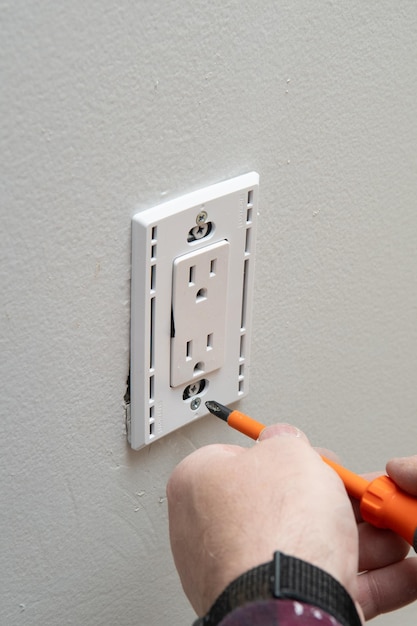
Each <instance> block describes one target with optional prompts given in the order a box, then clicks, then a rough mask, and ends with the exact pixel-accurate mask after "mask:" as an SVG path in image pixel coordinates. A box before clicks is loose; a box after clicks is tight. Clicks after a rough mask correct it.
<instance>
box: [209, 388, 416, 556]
mask: <svg viewBox="0 0 417 626" xmlns="http://www.w3.org/2000/svg"><path fill="white" fill-rule="evenodd" d="M206 407H207V409H208V410H209V411H210V413H212V414H213V415H216V417H220V419H222V420H224V421H225V422H227V424H228V425H229V426H231V427H232V428H234V429H235V430H238V431H239V432H241V433H243V434H244V435H247V436H248V437H251V438H252V439H255V440H256V439H258V437H259V435H260V434H261V432H262V431H263V430H264V428H266V426H265V425H264V424H261V423H260V422H257V421H256V420H254V419H253V418H251V417H249V416H248V415H245V414H244V413H241V412H240V411H236V410H235V411H233V410H232V409H229V408H228V407H227V406H224V405H223V404H220V403H219V402H214V401H212V400H209V401H208V402H206ZM322 459H323V461H324V462H325V463H327V465H329V466H330V467H331V468H333V469H334V470H335V472H337V474H338V475H339V476H340V478H341V479H342V480H343V483H344V485H345V488H346V491H347V493H348V494H349V495H350V496H352V497H353V498H356V499H357V500H359V503H360V512H361V515H362V519H363V520H364V521H365V522H368V523H369V524H372V525H373V526H376V527H377V528H385V529H390V530H393V531H394V532H395V533H397V534H398V535H400V536H401V537H403V539H405V540H406V541H408V543H409V544H410V545H412V546H413V548H414V550H415V551H416V552H417V498H415V497H413V496H411V495H409V494H408V493H406V492H405V491H403V490H402V489H400V488H399V487H398V486H397V485H396V484H395V483H394V481H393V480H392V479H391V478H390V477H389V476H386V475H383V476H378V478H375V479H374V480H371V481H368V480H366V479H365V478H362V476H358V475H357V474H355V473H354V472H351V471H350V470H348V469H346V468H345V467H343V466H342V465H339V464H338V463H335V462H334V461H331V460H330V459H328V458H326V457H324V456H322Z"/></svg>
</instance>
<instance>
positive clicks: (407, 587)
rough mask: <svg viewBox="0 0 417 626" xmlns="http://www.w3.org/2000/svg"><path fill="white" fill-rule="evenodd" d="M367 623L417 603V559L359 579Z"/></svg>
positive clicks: (365, 574)
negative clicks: (378, 616) (389, 612)
mask: <svg viewBox="0 0 417 626" xmlns="http://www.w3.org/2000/svg"><path fill="white" fill-rule="evenodd" d="M357 598H358V600H359V603H360V605H361V606H362V610H363V613H364V615H365V619H366V620H369V619H372V618H373V617H376V616H377V615H380V614H381V613H388V611H395V610H396V609H400V608H401V607H403V606H406V605H407V604H410V603H411V602H414V600H416V599H417V557H414V558H409V559H404V560H403V561H400V562H399V563H395V564H394V565H389V566H388V567H383V568H381V569H377V570H374V571H370V572H365V573H363V574H360V575H359V576H358V596H357Z"/></svg>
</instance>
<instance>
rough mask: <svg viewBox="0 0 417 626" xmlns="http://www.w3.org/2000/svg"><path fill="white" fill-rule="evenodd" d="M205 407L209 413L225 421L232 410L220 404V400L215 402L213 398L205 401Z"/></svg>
mask: <svg viewBox="0 0 417 626" xmlns="http://www.w3.org/2000/svg"><path fill="white" fill-rule="evenodd" d="M206 407H207V408H208V410H209V411H210V413H212V414H213V415H215V416H216V417H220V419H222V420H224V421H225V422H227V418H228V417H229V415H230V413H231V412H232V411H231V410H230V409H229V408H228V407H227V406H224V404H220V402H215V401H214V400H208V401H207V402H206Z"/></svg>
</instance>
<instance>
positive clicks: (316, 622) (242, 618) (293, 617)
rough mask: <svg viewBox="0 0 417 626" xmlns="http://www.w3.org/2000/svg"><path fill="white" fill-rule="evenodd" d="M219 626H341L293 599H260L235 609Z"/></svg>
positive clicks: (323, 612) (311, 607)
mask: <svg viewBox="0 0 417 626" xmlns="http://www.w3.org/2000/svg"><path fill="white" fill-rule="evenodd" d="M219 626H341V624H340V622H338V621H337V620H336V619H335V618H334V617H333V616H332V615H329V614H328V613H326V612H325V611H323V610H322V609H319V608H317V607H315V606H312V605H310V604H304V603H302V602H297V601H295V600H274V599H271V600H262V601H259V602H252V603H250V604H245V605H243V606H240V607H239V608H237V609H235V610H234V611H232V612H231V613H229V614H228V615H226V617H224V618H223V620H222V621H221V622H220V623H219Z"/></svg>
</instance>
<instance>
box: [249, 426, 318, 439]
mask: <svg viewBox="0 0 417 626" xmlns="http://www.w3.org/2000/svg"><path fill="white" fill-rule="evenodd" d="M272 437H297V438H299V439H303V440H304V441H306V442H307V443H308V439H307V437H306V435H305V434H304V433H303V432H302V431H301V430H300V429H299V428H297V427H296V426H292V425H291V424H273V425H272V426H267V427H266V428H264V430H263V431H262V432H261V434H260V435H259V438H258V441H265V439H271V438H272Z"/></svg>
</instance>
